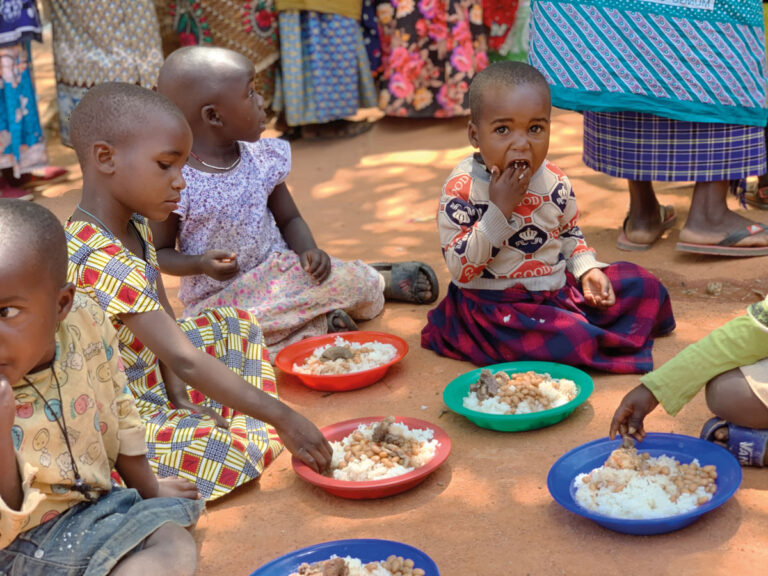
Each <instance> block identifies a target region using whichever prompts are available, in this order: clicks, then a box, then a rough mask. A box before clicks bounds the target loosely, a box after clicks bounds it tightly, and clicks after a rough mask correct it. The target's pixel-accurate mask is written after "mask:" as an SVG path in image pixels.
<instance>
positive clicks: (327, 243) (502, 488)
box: [35, 50, 768, 576]
mask: <svg viewBox="0 0 768 576" xmlns="http://www.w3.org/2000/svg"><path fill="white" fill-rule="evenodd" d="M35 65H36V67H37V70H36V73H37V76H38V92H39V99H40V107H41V112H42V114H43V116H44V118H45V119H46V120H48V121H50V120H51V118H52V117H53V116H54V115H55V109H54V107H53V106H55V104H53V103H54V102H55V89H54V84H53V73H52V64H51V59H50V55H49V54H48V53H47V52H46V51H45V50H38V51H37V54H36V60H35ZM49 123H50V122H49ZM552 133H553V134H554V136H553V139H552V142H551V146H550V154H549V158H550V159H551V160H552V161H554V162H555V163H556V164H557V165H559V166H560V167H561V168H562V169H563V170H564V171H565V172H566V174H568V176H569V177H570V179H571V181H572V182H573V185H574V189H575V191H576V194H577V198H578V201H579V205H580V208H581V226H582V229H583V230H584V233H585V234H586V236H587V239H588V241H589V242H590V244H591V245H592V246H593V247H594V248H596V250H597V253H598V256H599V258H600V259H601V260H603V261H606V262H611V261H616V260H631V261H633V262H636V263H638V264H641V265H643V266H645V267H647V268H648V269H650V270H651V271H653V272H654V273H655V274H657V275H658V276H659V277H660V278H661V279H662V280H663V281H664V283H665V284H666V285H667V287H668V288H669V289H670V291H671V293H672V296H673V306H674V311H675V315H676V318H677V323H678V327H677V330H676V331H675V332H674V334H673V335H671V336H669V337H666V338H662V339H660V340H658V341H657V342H656V345H655V347H654V359H655V362H656V365H657V366H658V365H660V364H662V363H663V362H665V361H666V360H668V359H669V358H671V357H672V356H673V355H674V354H675V353H676V352H678V351H679V350H681V349H682V348H683V347H685V346H686V345H687V344H690V343H691V342H694V341H695V340H697V339H698V338H700V337H702V336H704V335H705V334H706V333H707V332H708V331H709V330H711V329H713V328H715V327H716V326H718V325H720V324H722V323H724V322H725V321H727V320H729V319H731V318H733V317H735V316H737V315H739V314H741V313H743V311H744V309H745V307H746V306H747V305H748V304H749V303H751V302H754V301H757V300H759V299H761V298H762V297H763V296H764V295H765V293H766V291H768V275H767V274H766V265H768V259H766V258H758V259H723V258H711V257H704V256H691V255H684V254H681V253H677V252H675V250H674V243H675V241H676V237H677V234H678V231H679V229H680V227H681V226H682V222H684V220H685V216H686V211H687V208H688V203H689V198H690V193H691V186H690V185H680V184H671V185H668V184H662V185H659V187H658V191H659V196H660V198H661V200H662V201H663V202H665V203H669V204H674V206H675V207H676V208H677V210H678V213H679V214H680V222H678V224H677V226H676V228H675V229H674V230H672V231H671V232H670V233H669V234H668V237H667V238H665V239H664V240H663V241H662V242H660V243H659V244H658V245H657V246H656V247H654V249H652V250H650V251H648V252H645V253H624V252H620V251H619V250H617V249H616V247H615V242H616V238H617V228H618V227H619V225H620V224H621V221H622V219H623V217H624V214H625V212H626V210H627V205H628V194H627V192H626V185H625V183H624V182H623V181H620V180H616V179H613V178H609V177H607V176H604V175H602V174H598V173H595V172H593V171H591V170H590V169H588V168H587V167H585V166H584V165H583V163H582V161H581V117H580V116H579V115H578V114H575V113H571V112H563V111H556V112H555V113H554V118H553V129H552ZM267 135H269V134H267ZM470 150H471V149H470V148H469V147H468V144H467V138H466V120H463V119H457V120H450V121H437V120H435V121H432V120H430V121H422V120H395V119H384V120H383V121H381V122H379V123H377V125H376V126H375V127H374V128H373V130H372V131H370V132H368V133H367V134H364V135H362V136H358V137H356V138H355V139H352V140H338V141H324V142H301V141H300V142H297V143H295V144H294V145H293V171H292V173H291V176H290V177H289V180H288V183H289V185H290V187H291V189H292V191H293V194H294V197H295V199H296V201H297V204H298V205H299V207H300V209H301V210H302V212H303V214H304V216H305V218H306V220H307V221H308V222H309V224H310V226H311V228H312V230H313V232H314V234H315V238H316V239H317V241H318V244H319V245H320V246H321V247H323V248H324V249H325V250H327V251H328V252H329V253H331V254H333V255H335V256H337V257H339V258H343V259H354V258H360V259H363V260H367V261H381V260H410V259H418V260H423V261H426V262H428V263H429V264H431V265H432V266H433V267H434V269H435V270H436V271H437V273H438V276H439V278H440V282H441V296H442V295H443V294H444V293H445V290H446V288H447V286H448V283H449V280H450V279H449V275H448V272H447V269H446V267H445V264H444V262H443V259H442V256H441V253H440V246H439V241H438V235H437V227H436V224H435V220H434V215H435V210H436V207H437V202H438V198H439V194H440V186H441V184H442V182H443V180H444V179H445V177H446V176H447V175H448V173H449V172H450V170H451V168H452V167H453V166H454V165H455V164H456V163H457V161H458V160H459V159H461V158H463V157H464V156H465V155H467V154H468V153H469V152H470ZM49 152H50V156H51V160H52V163H54V164H59V165H64V166H67V167H69V168H71V169H72V170H73V174H74V176H75V178H74V179H73V180H72V181H70V182H68V183H65V184H60V185H56V186H52V187H50V188H48V189H46V190H44V191H42V193H40V194H38V196H37V198H36V201H38V202H40V203H41V204H43V205H45V206H47V207H49V208H51V209H52V210H53V211H54V212H55V213H56V214H57V215H58V216H59V217H60V218H61V219H62V221H64V220H65V219H66V218H67V216H68V215H69V214H71V212H72V211H73V209H74V207H75V205H76V203H77V201H78V199H79V190H78V189H77V188H78V186H79V184H80V182H79V180H78V179H77V175H78V174H79V171H78V169H77V165H76V159H75V155H74V153H73V152H72V151H71V150H69V149H66V148H63V147H62V146H61V144H60V143H59V141H58V136H57V135H56V133H55V132H53V133H51V135H50V137H49ZM750 216H752V217H753V218H754V219H755V220H758V221H761V222H763V223H768V213H766V214H762V213H759V212H757V211H751V212H750ZM165 282H166V286H167V287H168V288H169V289H170V291H171V293H172V295H175V292H176V289H177V287H178V282H177V280H176V279H175V278H170V277H166V278H165ZM712 282H717V283H720V284H721V285H722V286H721V291H720V292H719V294H717V295H713V294H710V293H709V292H708V291H707V285H708V284H709V283H712ZM711 288H712V287H710V292H717V290H716V289H715V290H712V289H711ZM175 304H176V305H178V302H177V301H176V302H175ZM427 311H428V307H420V306H414V305H408V304H392V305H389V304H388V305H387V306H386V309H385V311H384V312H383V313H382V314H381V315H380V316H379V317H378V318H376V319H375V320H373V321H371V322H368V323H365V324H364V325H363V328H364V329H371V330H382V331H386V332H392V333H395V334H398V335H400V336H401V337H403V338H405V339H406V340H407V341H408V344H409V346H410V352H409V353H408V355H407V356H406V357H405V359H404V360H403V361H402V362H401V363H400V364H398V365H396V366H395V367H394V368H392V369H391V370H390V372H389V373H388V374H387V376H386V378H385V379H384V380H382V381H381V382H379V383H377V384H375V385H373V386H371V387H369V388H365V389H362V390H358V391H354V392H347V393H337V394H332V395H327V394H324V393H322V392H315V391H312V390H309V389H308V388H305V387H304V386H303V385H302V384H301V383H300V382H299V381H298V380H296V379H294V378H293V377H290V376H286V375H283V374H278V389H279V392H280V395H281V398H282V399H283V400H284V401H285V402H287V403H288V404H290V405H291V406H293V407H294V408H296V409H297V410H299V411H301V412H302V413H303V414H305V415H306V416H308V417H309V418H310V419H312V420H313V421H314V422H315V423H316V424H317V425H319V426H323V425H327V424H332V423H334V422H338V421H341V420H347V419H350V418H356V417H362V416H375V415H381V416H384V415H388V414H395V415H400V416H411V417H416V418H421V419H425V420H429V421H431V422H434V423H436V424H438V425H439V426H441V427H442V428H444V429H445V430H446V432H447V433H448V434H449V435H450V437H451V440H452V442H453V451H452V453H451V456H450V458H449V459H448V461H447V462H446V463H445V464H444V465H443V466H442V467H441V468H440V469H438V470H437V471H436V472H435V473H434V474H432V475H431V476H430V477H429V478H427V480H426V481H425V482H424V483H423V484H422V485H420V486H418V487H417V488H415V489H413V490H411V491H410V492H407V493H404V494H401V495H398V496H394V497H391V498H387V499H382V500H372V501H353V500H343V499H339V498H336V497H333V496H330V495H328V494H326V493H325V492H323V491H321V490H320V489H318V488H315V487H313V486H310V485H309V484H306V483H305V482H303V481H302V480H301V479H300V478H299V477H297V476H296V475H295V474H294V472H293V469H292V468H291V463H290V455H289V454H288V453H286V452H284V453H283V454H282V455H281V456H280V457H279V458H278V459H277V460H276V461H275V462H274V463H273V464H272V465H271V466H270V467H269V468H268V469H267V471H266V472H265V474H264V475H263V477H262V478H261V480H260V482H252V483H250V485H247V486H244V487H241V488H240V489H238V490H236V491H235V492H234V493H233V494H231V495H229V496H227V497H225V498H222V499H221V500H219V501H218V502H215V503H213V504H212V505H210V506H209V507H208V513H207V515H206V516H205V517H203V518H202V519H201V521H200V523H199V525H198V528H197V530H196V539H197V541H198V542H199V549H200V563H199V570H198V574H200V575H218V574H227V575H231V576H241V575H242V576H245V575H247V574H250V573H251V572H252V571H253V570H255V569H256V568H258V567H259V566H261V565H262V564H264V563H266V562H267V561H269V560H271V559H273V558H275V557H277V556H280V555H282V554H285V553H287V552H290V551H292V550H295V549H298V548H301V547H304V546H308V545H311V544H314V543H319V542H324V541H328V540H336V539H343V538H385V539H393V540H398V541H402V542H406V543H408V544H411V545H413V546H416V547H418V548H420V549H422V550H424V551H425V552H426V553H427V554H429V555H430V556H431V557H432V558H433V559H434V560H435V561H436V562H437V564H438V566H439V567H440V571H441V574H443V575H445V576H474V575H478V576H486V575H488V576H490V575H496V574H514V575H518V574H520V575H524V574H531V575H539V574H542V575H556V574H575V575H579V574H608V573H622V574H628V575H629V574H651V573H654V574H726V573H736V574H758V573H764V570H765V568H762V569H760V568H759V566H763V567H765V566H766V565H768V546H766V538H767V535H766V526H768V471H763V470H754V469H745V470H744V479H743V483H742V485H741V489H740V490H739V491H738V492H737V494H736V496H735V497H734V498H732V499H731V500H730V501H729V502H728V503H727V504H726V505H724V506H723V507H721V508H720V509H718V510H716V511H714V512H712V513H710V514H709V515H708V516H706V517H704V518H703V519H701V520H700V521H698V522H697V523H695V524H694V525H692V526H690V527H688V528H686V529H684V530H682V531H679V532H676V533H672V534H668V535H662V536H654V537H638V536H626V535H622V534H616V533H613V532H610V531H607V530H605V529H603V528H601V527H599V526H597V525H595V524H593V523H592V522H590V521H588V520H585V519H582V518H581V517H578V516H576V515H573V514H571V513H569V512H567V511H565V510H564V509H562V508H561V507H560V506H558V505H557V504H556V503H555V502H554V501H553V500H552V498H551V497H550V495H549V493H548V491H547V488H546V475H547V472H548V470H549V468H550V466H551V465H552V463H553V462H554V461H555V460H556V459H557V458H558V457H559V456H561V455H562V454H563V453H565V452H567V451H568V450H570V449H571V448H573V447H575V446H578V445H580V444H583V443H585V442H588V441H590V440H594V439H596V438H600V437H603V436H605V435H606V434H607V432H608V424H609V421H610V417H611V415H612V413H613V410H614V408H615V407H616V406H617V404H618V402H619V400H620V399H621V397H622V396H623V394H624V393H625V392H626V391H627V390H629V389H630V388H631V387H632V386H634V385H635V384H637V382H638V380H637V377H636V376H617V375H610V374H602V373H593V374H592V375H593V377H594V380H595V392H594V394H593V395H592V397H591V398H590V399H589V401H588V402H587V403H586V404H585V405H584V406H582V407H581V408H579V409H578V410H577V411H576V412H575V413H574V414H573V415H572V416H571V417H570V418H568V419H567V420H566V421H564V422H562V423H560V424H558V425H556V426H553V427H550V428H545V429H542V430H539V431H532V432H525V433H506V434H505V433H500V432H492V431H489V430H484V429H481V428H477V427H475V426H474V425H473V424H471V423H470V422H468V421H467V420H465V419H464V418H462V417H460V416H458V415H456V414H453V413H450V412H448V413H445V406H444V404H443V402H442V395H441V394H442V390H443V388H444V387H445V385H446V384H447V383H448V382H449V381H450V380H451V379H453V378H454V377H456V376H457V375H459V374H462V373H464V372H466V371H467V370H471V369H473V368H474V366H472V365H470V364H467V363H462V362H457V361H453V360H448V359H444V358H441V357H438V356H437V355H435V354H434V353H432V352H430V351H427V350H424V349H422V348H421V347H420V345H419V334H420V331H421V328H422V327H423V325H424V323H425V318H426V313H427ZM709 417H710V415H709V413H708V411H707V408H706V405H705V403H704V399H703V397H702V395H699V396H698V397H697V398H696V399H695V400H694V401H693V402H691V404H690V405H689V406H687V407H686V408H685V409H684V410H683V411H682V412H681V414H679V416H678V417H677V418H676V419H673V418H671V417H669V416H668V415H666V414H665V413H664V412H663V410H661V409H659V410H657V411H656V412H655V413H654V414H652V415H651V416H650V417H649V418H648V419H647V421H646V426H647V428H648V429H650V430H652V431H658V432H676V433H681V434H689V435H693V436H696V435H698V432H699V429H700V428H701V424H702V423H703V422H704V421H705V420H706V419H707V418H709ZM761 526H762V528H761Z"/></svg>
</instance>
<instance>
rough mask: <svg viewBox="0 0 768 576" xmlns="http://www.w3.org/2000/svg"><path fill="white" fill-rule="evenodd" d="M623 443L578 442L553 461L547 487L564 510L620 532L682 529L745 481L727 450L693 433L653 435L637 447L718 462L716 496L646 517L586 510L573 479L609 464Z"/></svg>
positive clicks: (687, 459) (678, 457)
mask: <svg viewBox="0 0 768 576" xmlns="http://www.w3.org/2000/svg"><path fill="white" fill-rule="evenodd" d="M620 445H621V439H618V438H617V439H616V440H609V439H608V438H601V439H600V440H594V441H592V442H588V443H587V444H583V445H581V446H578V447H577V448H574V449H573V450H571V451H570V452H568V453H567V454H564V455H563V456H561V457H560V458H559V459H558V460H557V462H555V463H554V464H553V465H552V468H550V470H549V475H548V476H547V488H549V493H550V494H552V497H553V498H554V499H555V501H557V503H558V504H560V505H561V506H562V507H563V508H565V509H566V510H570V511H571V512H575V513H576V514H578V515H580V516H584V517H585V518H589V519H590V520H594V521H595V522H597V523H598V524H600V526H603V527H605V528H608V529H610V530H615V531H616V532H623V533H625V534H664V533H665V532H673V531H675V530H680V529H681V528H684V527H686V526H688V525H689V524H691V523H693V522H695V521H696V520H697V519H698V518H699V517H700V516H703V515H704V514H706V513H707V512H709V511H711V510H714V509H715V508H717V507H718V506H722V505H723V504H724V503H725V502H726V501H727V500H728V499H729V498H730V497H731V496H733V494H734V492H736V490H737V489H738V487H739V484H741V466H740V465H739V462H738V460H736V458H734V457H733V455H732V454H731V453H730V452H728V451H727V450H726V449H725V448H722V447H720V446H718V445H717V444H713V443H712V442H707V441H705V440H700V439H699V438H693V437H691V436H682V435H679V434H658V433H651V434H648V435H647V436H646V438H645V440H643V441H642V442H639V443H638V444H637V449H638V450H639V451H641V452H648V453H649V454H650V455H651V456H661V455H662V454H666V455H667V456H672V457H673V458H675V459H676V460H678V461H679V462H681V463H683V464H688V463H690V462H691V461H693V459H694V458H696V459H698V460H699V464H700V465H701V466H707V465H709V464H714V465H715V466H716V467H717V491H716V492H715V493H714V495H713V496H712V499H711V500H710V501H709V502H707V503H706V504H703V505H701V506H699V507H698V508H696V509H695V510H691V511H690V512H687V513H685V514H680V515H678V516H668V517H665V518H652V519H647V520H639V519H638V520H635V519H624V518H612V517H610V516H603V515H601V514H596V513H595V512H592V511H591V510H587V509H586V508H583V507H582V506H581V505H579V504H578V503H577V502H576V499H575V497H574V494H575V493H576V487H575V484H574V478H576V476H578V475H579V474H581V473H587V472H590V471H591V470H593V469H594V468H598V467H600V466H602V465H603V464H605V460H606V459H607V458H608V456H609V455H610V453H611V452H612V451H614V450H615V449H616V448H618V447H619V446H620Z"/></svg>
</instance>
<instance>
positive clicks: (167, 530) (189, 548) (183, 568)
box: [147, 522, 197, 576]
mask: <svg viewBox="0 0 768 576" xmlns="http://www.w3.org/2000/svg"><path fill="white" fill-rule="evenodd" d="M147 545H148V546H149V545H152V546H157V547H158V548H159V549H161V550H162V551H163V557H164V558H165V559H166V560H167V564H165V566H168V565H170V566H173V567H174V570H175V572H173V573H174V574H179V575H182V574H183V575H187V574H188V575H190V576H191V575H192V574H194V573H195V569H196V568H197V543H196V542H195V539H194V537H193V536H192V534H191V533H190V532H189V530H187V529H186V528H184V527H182V526H179V525H178V524H174V523H172V522H169V523H168V524H163V525H162V526H160V528H158V529H157V530H155V532H154V533H153V534H152V535H151V536H150V537H149V539H148V541H147Z"/></svg>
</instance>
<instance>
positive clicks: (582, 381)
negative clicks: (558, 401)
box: [443, 361, 595, 432]
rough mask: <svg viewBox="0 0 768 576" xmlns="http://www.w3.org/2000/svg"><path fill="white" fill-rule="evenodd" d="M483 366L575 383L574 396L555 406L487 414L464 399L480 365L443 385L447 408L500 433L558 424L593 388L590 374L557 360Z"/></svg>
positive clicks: (495, 369) (475, 378) (479, 369)
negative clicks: (472, 408)
mask: <svg viewBox="0 0 768 576" xmlns="http://www.w3.org/2000/svg"><path fill="white" fill-rule="evenodd" d="M485 368H486V369H488V370H490V371H491V372H493V373H494V374H496V373H497V372H506V373H507V374H517V373H519V372H528V371H529V370H530V371H533V372H537V373H539V374H544V373H547V374H549V375H550V376H551V377H552V378H567V379H568V380H573V381H574V382H575V383H576V390H577V393H576V398H574V399H573V400H571V401H570V402H568V403H567V404H563V405H562V406H558V407H557V408H551V409H549V410H542V411H541V412H531V413H530V414H488V413H486V412H477V411H475V410H470V409H469V408H465V407H464V404H463V399H464V398H465V397H466V396H467V395H469V386H470V384H474V383H475V382H477V379H478V378H480V371H481V370H483V368H477V369H476V370H472V371H470V372H466V373H465V374H462V375H461V376H459V377H458V378H455V379H454V380H452V381H451V382H450V383H449V384H448V386H446V387H445V389H444V390H443V402H445V405H446V406H448V408H450V409H451V410H452V411H454V412H456V413H457V414H461V415H462V416H464V417H465V418H466V419H467V420H469V421H471V422H473V423H474V424H475V425H477V426H480V427H481V428H488V429H490V430H497V431H499V432H521V431H524V430H535V429H536V428H544V427H545V426H551V425H552V424H557V423H558V422H560V421H561V420H564V419H565V418H567V417H568V416H570V415H571V413H572V412H573V411H574V410H576V408H577V407H578V406H579V405H580V404H582V403H583V402H585V401H586V399H587V398H589V396H590V394H592V391H593V390H594V388H595V386H594V384H593V383H592V377H591V376H590V375H589V374H587V373H586V372H584V371H583V370H579V369H578V368H574V367H573V366H568V365H566V364H557V363H556V362H538V361H529V362H505V363H504V364H492V365H491V366H486V367H485Z"/></svg>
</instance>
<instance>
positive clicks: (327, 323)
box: [152, 47, 438, 353]
mask: <svg viewBox="0 0 768 576" xmlns="http://www.w3.org/2000/svg"><path fill="white" fill-rule="evenodd" d="M158 91H159V92H160V93H162V94H165V95H166V96H168V97H169V98H170V99H171V100H173V101H174V102H175V103H176V104H177V105H178V106H179V107H180V108H181V109H182V111H183V112H184V114H185V116H186V117H187V121H188V122H189V124H190V126H191V127H192V132H193V134H194V143H193V147H192V152H191V154H190V158H189V161H188V163H187V165H186V166H185V167H184V171H183V174H184V178H185V180H186V182H187V187H186V189H184V190H183V191H182V192H181V201H180V202H179V207H178V209H177V210H176V211H175V212H174V213H173V214H171V216H170V217H169V218H168V219H166V220H165V221H163V222H161V223H157V224H153V228H152V231H153V234H154V236H155V239H156V246H157V248H158V260H159V261H160V267H161V269H162V270H163V271H164V272H166V273H169V274H174V275H180V276H182V278H181V287H180V290H179V298H180V299H181V301H182V303H183V304H184V306H185V314H197V313H198V312H199V311H200V310H202V309H204V308H206V307H211V306H237V307H239V308H244V309H246V310H248V311H249V312H252V313H253V314H254V315H255V316H256V317H257V318H258V320H259V324H260V325H261V327H262V330H264V339H265V341H266V343H267V345H268V346H269V347H270V351H271V352H273V353H274V352H276V351H278V350H279V349H281V348H282V347H284V346H285V345H287V344H289V343H291V342H293V341H295V340H299V339H301V338H306V337H308V336H314V335H319V334H325V333H326V332H328V331H331V332H335V331H342V330H354V329H356V324H355V322H354V320H367V319H371V318H373V317H374V316H376V315H377V314H379V313H380V312H381V310H382V307H383V306H384V300H385V299H388V300H404V301H408V302H416V303H425V304H426V303H430V302H433V301H434V300H436V299H437V294H438V282H437V277H436V276H435V274H434V271H433V270H432V269H431V268H430V267H429V266H427V265H426V264H423V263H420V262H407V263H397V264H386V263H382V264H373V265H371V266H369V265H367V264H365V263H363V262H361V261H360V260H355V261H352V262H342V261H341V260H338V259H336V258H330V257H329V256H328V254H327V253H325V252H324V251H323V250H321V249H320V248H318V247H317V244H316V243H315V240H314V238H313V236H312V233H311V231H310V229H309V226H308V225H307V223H306V221H305V220H304V219H303V218H302V216H301V214H300V213H299V210H298V209H297V207H296V204H295V203H294V201H293V198H292V197H291V193H290V192H289V191H288V187H287V186H286V184H285V178H286V177H287V176H288V173H289V171H290V168H291V150H290V146H289V144H288V143H287V142H285V141H283V140H278V139H274V138H265V139H260V136H261V133H262V131H263V130H264V122H265V119H266V116H265V113H264V109H263V101H262V99H261V96H260V95H259V94H258V92H256V89H255V86H254V68H253V63H252V62H251V61H250V60H248V59H247V58H245V57H244V56H242V55H241V54H238V53H237V52H233V51H231V50H226V49H223V48H211V47H187V48H182V49H180V50H177V51H176V52H174V53H173V54H171V55H170V56H169V58H168V60H166V62H165V64H164V65H163V68H162V70H161V73H160V79H159V81H158ZM177 241H178V245H179V251H178V252H177V251H176V250H175V247H176V244H177Z"/></svg>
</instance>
